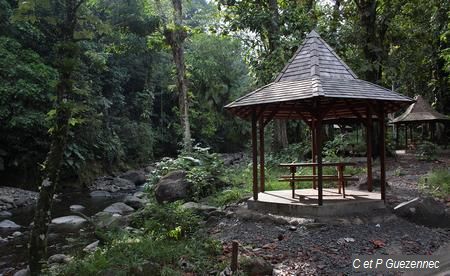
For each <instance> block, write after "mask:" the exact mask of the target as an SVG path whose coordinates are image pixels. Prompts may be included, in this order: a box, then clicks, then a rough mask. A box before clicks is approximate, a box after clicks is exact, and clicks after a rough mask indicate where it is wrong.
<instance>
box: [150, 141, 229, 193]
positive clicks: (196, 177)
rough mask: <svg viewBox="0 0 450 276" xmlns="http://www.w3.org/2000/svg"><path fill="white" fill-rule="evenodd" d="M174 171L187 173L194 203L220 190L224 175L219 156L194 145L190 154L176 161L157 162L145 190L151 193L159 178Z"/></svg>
mask: <svg viewBox="0 0 450 276" xmlns="http://www.w3.org/2000/svg"><path fill="white" fill-rule="evenodd" d="M174 170H184V171H186V172H187V180H188V181H189V182H190V183H191V190H190V196H191V198H192V199H193V200H196V201H198V200H200V199H201V198H204V197H207V196H209V195H211V194H213V193H215V192H216V191H217V190H218V188H221V186H218V185H222V184H223V183H222V181H221V180H220V178H221V177H222V175H223V173H224V171H223V161H222V160H221V159H220V158H219V155H218V154H216V153H210V152H209V148H202V147H200V146H198V145H196V146H194V147H193V151H192V152H191V153H181V154H180V155H179V156H178V157H177V158H176V159H172V158H163V159H162V160H161V161H160V162H157V163H156V168H155V171H154V172H153V173H152V175H151V177H150V179H149V182H148V184H147V189H148V190H149V191H151V190H152V188H153V186H154V185H155V184H156V183H157V182H158V181H159V179H160V178H161V177H163V176H164V175H166V174H167V173H169V172H170V171H174Z"/></svg>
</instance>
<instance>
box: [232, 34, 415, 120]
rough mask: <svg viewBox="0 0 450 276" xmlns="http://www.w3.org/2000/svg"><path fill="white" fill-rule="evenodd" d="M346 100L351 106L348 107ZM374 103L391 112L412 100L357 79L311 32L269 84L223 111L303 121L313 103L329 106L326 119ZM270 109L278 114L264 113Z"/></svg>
mask: <svg viewBox="0 0 450 276" xmlns="http://www.w3.org/2000/svg"><path fill="white" fill-rule="evenodd" d="M349 100H351V101H352V103H353V105H352V106H351V107H350V106H349V104H348V101H349ZM374 101H378V102H386V103H387V104H386V105H385V107H384V109H385V111H386V112H393V111H396V110H398V109H399V108H401V107H403V106H405V105H408V104H410V103H411V102H412V99H410V98H408V97H405V96H403V95H400V94H398V93H395V92H393V91H391V90H389V89H386V88H384V87H381V86H378V85H376V84H373V83H370V82H367V81H364V80H360V79H358V77H357V76H356V74H355V73H353V71H352V70H351V69H350V68H349V67H348V66H347V65H346V64H345V62H344V61H342V59H341V58H339V56H338V55H337V54H336V53H335V52H334V51H333V49H332V48H331V47H330V46H329V45H328V44H327V43H326V42H325V41H324V40H323V39H322V38H321V37H320V36H319V34H317V32H315V31H311V33H309V34H308V35H307V36H306V39H305V41H304V42H303V44H302V45H300V47H299V48H298V50H297V51H296V52H295V54H294V56H293V57H292V58H291V59H290V60H289V61H288V63H287V64H286V66H285V67H284V69H283V70H282V71H281V72H280V73H279V75H278V76H277V77H276V79H275V80H274V81H273V82H271V83H270V84H268V85H265V86H263V87H261V88H259V89H257V90H255V91H253V92H251V93H249V94H247V95H245V96H243V97H241V98H239V99H237V100H235V101H234V102H232V103H230V104H228V105H227V106H225V108H227V109H229V110H230V111H231V112H232V113H234V114H236V115H238V116H240V117H243V118H247V117H248V116H249V115H250V113H251V110H253V109H254V108H255V107H257V106H265V111H261V112H264V114H263V116H266V115H268V114H270V116H273V117H275V118H294V117H297V118H302V119H307V118H306V117H307V116H308V114H300V113H301V112H303V111H305V110H307V109H308V108H311V104H312V103H313V102H316V103H317V102H323V104H325V105H327V104H330V103H331V102H333V112H334V113H330V114H328V116H325V117H326V118H328V119H330V118H339V117H345V116H347V117H348V116H355V114H356V113H358V111H361V112H362V109H361V108H364V109H366V106H367V104H368V102H372V103H374ZM274 106H277V108H278V109H279V112H274V111H272V112H270V111H268V110H269V109H270V108H269V107H274ZM303 107H305V108H306V109H304V108H303ZM302 108H303V109H302ZM358 108H359V110H358ZM292 110H294V113H293V112H292ZM305 112H306V111H305ZM364 112H365V111H364ZM272 113H274V114H272ZM306 113H308V112H306ZM309 113H310V112H309ZM296 115H298V116H296ZM304 115H305V116H306V117H305V116H304Z"/></svg>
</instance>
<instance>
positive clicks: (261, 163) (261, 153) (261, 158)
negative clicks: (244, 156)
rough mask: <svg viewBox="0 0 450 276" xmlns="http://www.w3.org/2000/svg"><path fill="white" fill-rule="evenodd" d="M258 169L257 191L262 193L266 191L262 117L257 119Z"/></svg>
mask: <svg viewBox="0 0 450 276" xmlns="http://www.w3.org/2000/svg"><path fill="white" fill-rule="evenodd" d="M259 169H260V173H261V175H260V182H259V191H260V192H261V193H264V191H265V190H266V186H265V185H266V184H265V179H264V178H265V171H264V170H265V164H264V117H262V116H261V117H260V118H259Z"/></svg>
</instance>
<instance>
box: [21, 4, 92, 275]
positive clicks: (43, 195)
mask: <svg viewBox="0 0 450 276" xmlns="http://www.w3.org/2000/svg"><path fill="white" fill-rule="evenodd" d="M83 3H84V0H63V1H61V2H56V3H51V5H47V4H49V3H42V2H36V3H34V4H35V5H34V6H33V9H32V10H30V8H29V7H30V5H29V3H27V1H22V2H20V5H21V6H20V7H19V10H18V12H19V13H18V15H19V17H20V16H22V15H23V16H25V18H26V19H30V18H31V19H32V20H40V19H42V21H43V22H42V23H45V24H50V26H54V28H52V31H53V32H54V35H55V38H56V39H57V43H56V47H57V59H56V60H57V61H56V63H55V66H56V68H57V70H58V73H59V80H58V83H57V85H56V99H55V107H54V114H55V118H54V124H53V127H52V128H51V144H50V150H49V152H48V154H47V158H46V160H45V163H44V167H43V176H44V180H43V181H42V185H41V186H40V188H39V189H40V191H39V199H38V202H37V205H36V209H35V215H34V220H33V227H32V230H31V235H30V236H31V237H30V251H29V254H30V255H29V266H30V272H31V275H39V274H40V271H41V268H42V265H43V263H45V260H46V259H45V258H46V255H47V234H48V225H49V223H50V219H51V208H52V204H53V197H54V195H55V191H56V186H57V184H58V181H59V176H60V171H61V166H62V164H63V161H64V151H65V149H66V145H67V136H68V132H69V121H70V119H71V116H72V107H73V106H72V101H71V97H72V96H73V90H74V80H73V73H74V71H75V70H76V67H77V64H78V59H79V47H78V44H77V39H76V38H75V34H76V28H77V26H78V11H79V9H80V7H81V5H83ZM52 6H53V7H52ZM53 8H54V9H53ZM52 11H56V13H57V14H52V19H51V20H49V19H50V18H49V17H48V16H45V17H44V16H42V18H39V16H40V15H42V14H45V12H52ZM36 15H37V18H36V17H35V16H36ZM45 21H46V22H45Z"/></svg>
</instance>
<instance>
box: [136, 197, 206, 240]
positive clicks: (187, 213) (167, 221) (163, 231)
mask: <svg viewBox="0 0 450 276" xmlns="http://www.w3.org/2000/svg"><path fill="white" fill-rule="evenodd" d="M199 222H200V217H198V216H197V215H195V214H194V213H192V211H191V210H189V209H186V208H183V206H182V203H181V202H180V201H178V202H173V203H167V204H157V203H155V202H152V203H150V204H147V206H146V207H145V208H144V209H143V210H142V211H140V212H138V213H136V214H134V215H133V219H132V222H131V225H132V226H133V227H135V228H143V229H144V232H145V233H149V234H151V235H152V236H153V237H155V238H156V239H179V238H181V237H186V236H187V235H189V234H192V233H193V232H195V230H196V229H197V227H198V224H199ZM177 233H178V234H177Z"/></svg>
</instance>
